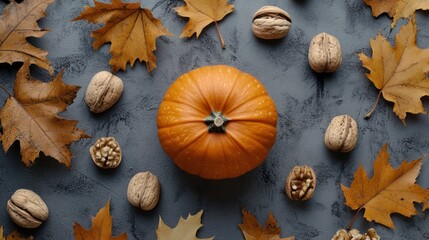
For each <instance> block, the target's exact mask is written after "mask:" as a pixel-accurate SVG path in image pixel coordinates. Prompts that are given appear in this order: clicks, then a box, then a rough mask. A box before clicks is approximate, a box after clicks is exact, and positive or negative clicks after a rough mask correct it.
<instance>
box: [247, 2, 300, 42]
mask: <svg viewBox="0 0 429 240" xmlns="http://www.w3.org/2000/svg"><path fill="white" fill-rule="evenodd" d="M291 23H292V20H291V18H290V16H289V14H288V13H287V12H285V11H284V10H283V9H281V8H278V7H275V6H264V7H262V8H261V9H259V10H258V11H257V12H256V13H255V15H254V16H253V20H252V31H253V34H254V35H255V36H256V37H258V38H262V39H279V38H283V37H285V36H286V35H287V34H288V33H289V29H290V26H291Z"/></svg>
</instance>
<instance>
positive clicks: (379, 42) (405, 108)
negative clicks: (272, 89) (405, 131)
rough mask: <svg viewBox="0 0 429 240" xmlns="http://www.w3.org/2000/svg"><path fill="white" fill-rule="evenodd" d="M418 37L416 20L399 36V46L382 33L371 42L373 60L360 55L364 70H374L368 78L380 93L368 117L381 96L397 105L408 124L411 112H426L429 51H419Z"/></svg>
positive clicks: (398, 111)
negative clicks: (424, 102) (422, 99)
mask: <svg viewBox="0 0 429 240" xmlns="http://www.w3.org/2000/svg"><path fill="white" fill-rule="evenodd" d="M416 37H417V25H416V20H415V17H414V18H411V19H410V21H409V23H408V24H407V25H405V26H403V27H401V29H400V31H399V33H398V34H397V35H396V46H394V47H393V46H391V45H390V43H389V42H388V40H387V39H386V38H385V37H383V36H381V35H380V34H379V35H377V38H376V39H375V40H373V39H371V48H372V58H369V57H368V56H366V55H365V54H363V53H360V54H359V58H360V60H361V61H362V65H363V67H365V68H366V69H368V70H369V71H370V73H367V74H366V76H367V77H368V78H369V80H371V81H372V82H373V83H374V85H375V87H376V88H377V89H379V90H380V92H379V95H378V98H377V102H376V104H375V105H374V107H373V109H372V110H371V111H370V113H368V115H367V117H369V116H370V115H371V114H372V112H373V111H374V110H375V107H376V105H377V103H378V100H379V98H380V96H381V94H383V97H384V99H386V100H387V101H390V102H393V103H394V106H393V111H394V112H395V114H396V115H397V116H398V117H399V119H401V120H402V122H403V123H404V124H405V117H406V115H407V113H413V114H419V113H426V111H425V109H424V107H423V104H422V101H421V98H422V97H423V96H428V95H429V79H428V76H427V74H428V72H429V49H420V48H418V47H417V45H416V44H417V41H416Z"/></svg>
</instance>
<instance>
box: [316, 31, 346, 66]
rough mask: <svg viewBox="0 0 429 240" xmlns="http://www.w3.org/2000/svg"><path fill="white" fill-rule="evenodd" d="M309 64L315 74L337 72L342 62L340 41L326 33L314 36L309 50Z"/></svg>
mask: <svg viewBox="0 0 429 240" xmlns="http://www.w3.org/2000/svg"><path fill="white" fill-rule="evenodd" d="M308 62H309V64H310V67H311V69H313V70H314V71H315V72H318V73H329V72H335V71H336V70H337V69H338V68H339V67H340V66H341V62H342V51H341V45H340V42H339V41H338V39H337V38H335V37H334V36H332V35H330V34H328V33H325V32H323V33H319V34H317V35H316V36H314V37H313V39H312V40H311V42H310V48H309V49H308Z"/></svg>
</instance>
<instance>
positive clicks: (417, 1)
mask: <svg viewBox="0 0 429 240" xmlns="http://www.w3.org/2000/svg"><path fill="white" fill-rule="evenodd" d="M364 2H365V3H366V5H368V6H370V7H371V9H372V15H373V16H374V17H378V16H380V15H381V14H382V13H387V14H388V15H389V17H391V18H393V22H392V25H391V26H390V27H391V28H394V27H395V26H396V23H397V22H398V20H399V19H400V18H409V17H411V16H412V15H413V14H414V13H415V12H416V11H417V10H429V1H422V0H383V1H380V0H364Z"/></svg>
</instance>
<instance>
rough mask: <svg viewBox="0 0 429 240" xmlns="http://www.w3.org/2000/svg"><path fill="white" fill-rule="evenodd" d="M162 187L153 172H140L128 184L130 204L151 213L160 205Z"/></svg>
mask: <svg viewBox="0 0 429 240" xmlns="http://www.w3.org/2000/svg"><path fill="white" fill-rule="evenodd" d="M160 189H161V186H160V184H159V181H158V178H157V177H156V176H155V175H153V174H152V173H151V172H140V173H137V174H136V175H134V177H132V178H131V180H130V183H129V184H128V191H127V197H128V202H130V203H131V205H133V206H134V207H138V208H140V209H142V210H145V211H150V210H152V209H153V208H155V206H156V205H157V204H158V200H159V194H160Z"/></svg>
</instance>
